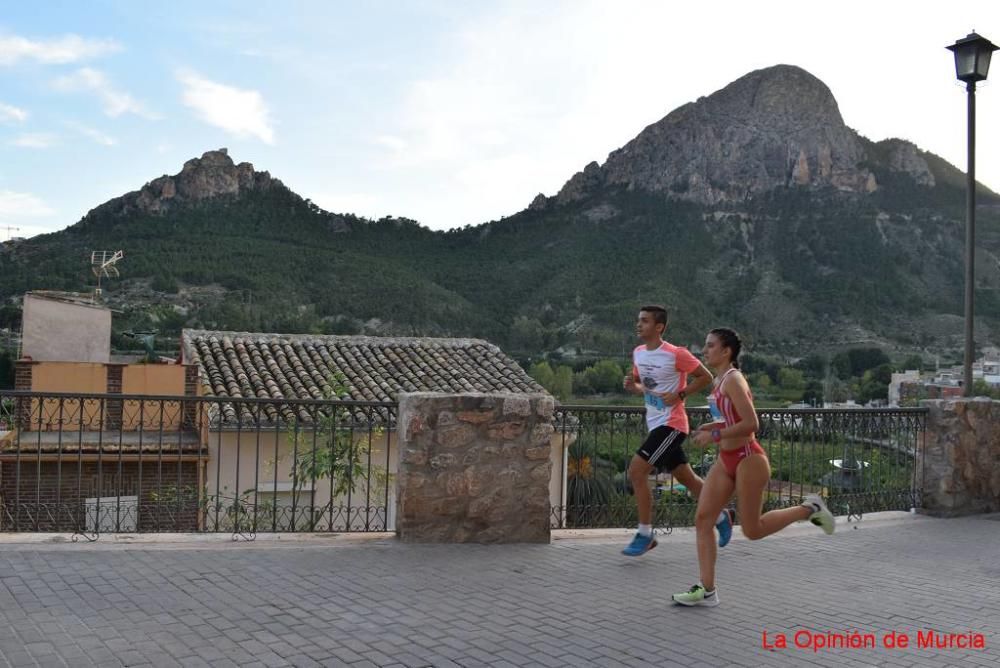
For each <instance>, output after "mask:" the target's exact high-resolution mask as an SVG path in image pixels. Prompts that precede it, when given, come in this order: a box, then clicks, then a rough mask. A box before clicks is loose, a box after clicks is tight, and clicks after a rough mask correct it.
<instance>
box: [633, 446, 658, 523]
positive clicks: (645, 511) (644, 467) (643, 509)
mask: <svg viewBox="0 0 1000 668" xmlns="http://www.w3.org/2000/svg"><path fill="white" fill-rule="evenodd" d="M652 472H653V467H652V466H651V465H650V464H649V462H647V461H646V460H645V459H643V458H642V457H640V456H639V455H632V461H631V462H630V463H629V465H628V479H629V480H630V481H631V482H632V490H633V493H634V494H635V505H636V507H637V508H638V510H639V524H647V525H649V524H652V523H653V490H651V489H650V488H649V474H650V473H652Z"/></svg>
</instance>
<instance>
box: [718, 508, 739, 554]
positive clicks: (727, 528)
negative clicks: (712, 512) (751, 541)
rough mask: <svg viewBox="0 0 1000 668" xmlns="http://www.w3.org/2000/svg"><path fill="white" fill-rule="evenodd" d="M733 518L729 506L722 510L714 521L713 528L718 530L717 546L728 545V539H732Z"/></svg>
mask: <svg viewBox="0 0 1000 668" xmlns="http://www.w3.org/2000/svg"><path fill="white" fill-rule="evenodd" d="M734 520H735V517H734V516H733V511H732V510H730V509H729V508H726V509H725V510H723V511H722V513H721V514H720V515H719V519H718V521H717V522H716V523H715V528H716V529H718V531H719V547H725V546H726V545H729V541H730V540H732V538H733V521H734Z"/></svg>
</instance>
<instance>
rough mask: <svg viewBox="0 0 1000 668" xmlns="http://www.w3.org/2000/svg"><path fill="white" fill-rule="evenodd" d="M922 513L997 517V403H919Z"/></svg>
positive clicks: (999, 491) (999, 425) (978, 400)
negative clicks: (922, 417)
mask: <svg viewBox="0 0 1000 668" xmlns="http://www.w3.org/2000/svg"><path fill="white" fill-rule="evenodd" d="M921 405H923V406H926V407H927V408H928V409H929V411H930V412H929V413H928V416H927V434H926V442H925V444H924V448H923V449H922V452H921V453H920V454H921V456H919V457H918V460H917V471H918V473H920V474H922V475H923V510H924V511H925V512H927V513H928V514H931V515H967V514H972V513H987V512H997V511H1000V401H991V400H990V399H985V398H976V399H957V400H937V401H924V402H921Z"/></svg>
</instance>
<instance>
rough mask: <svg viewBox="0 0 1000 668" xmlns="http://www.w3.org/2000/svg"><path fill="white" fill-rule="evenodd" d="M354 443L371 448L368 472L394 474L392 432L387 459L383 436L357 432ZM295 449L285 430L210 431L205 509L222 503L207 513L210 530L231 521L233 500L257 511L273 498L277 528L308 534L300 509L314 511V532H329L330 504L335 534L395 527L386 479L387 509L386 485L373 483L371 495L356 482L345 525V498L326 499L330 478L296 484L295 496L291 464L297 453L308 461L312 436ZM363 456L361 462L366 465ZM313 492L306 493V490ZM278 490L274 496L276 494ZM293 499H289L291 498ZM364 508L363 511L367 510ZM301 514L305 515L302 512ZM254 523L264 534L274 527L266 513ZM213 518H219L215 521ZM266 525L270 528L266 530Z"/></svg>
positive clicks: (319, 445) (363, 482) (303, 438)
mask: <svg viewBox="0 0 1000 668" xmlns="http://www.w3.org/2000/svg"><path fill="white" fill-rule="evenodd" d="M354 438H355V442H356V443H359V444H360V445H362V446H367V447H368V448H369V449H370V450H371V458H370V461H371V465H372V469H373V470H374V469H376V468H379V469H381V470H382V471H387V472H388V473H389V474H390V475H391V476H394V475H395V473H396V470H397V468H398V459H397V451H398V448H397V445H396V442H395V440H396V439H395V434H394V433H393V434H392V436H391V440H389V442H388V449H389V456H388V459H387V458H386V449H387V435H386V434H385V433H381V434H378V433H373V434H372V435H371V438H370V440H369V437H368V432H367V431H359V432H358V433H357V434H356V435H355V437H354ZM299 439H300V440H299V445H298V447H297V448H296V446H295V444H294V442H293V441H294V439H292V438H289V436H288V435H287V434H286V433H285V432H284V431H275V430H274V429H270V430H266V429H265V430H262V431H260V433H259V438H258V432H256V431H253V430H249V429H248V430H243V431H238V432H237V431H233V430H229V431H224V432H219V431H211V432H209V433H208V443H207V446H208V453H209V457H208V462H207V464H206V490H207V496H208V499H209V507H210V508H213V509H214V507H215V506H216V505H218V504H222V508H221V509H220V512H219V513H218V514H216V513H215V512H214V511H213V512H210V513H209V516H208V522H209V528H210V529H211V528H212V524H213V523H215V522H216V521H218V523H219V524H220V525H223V524H225V523H227V522H228V523H230V524H231V523H232V521H233V512H232V511H231V510H229V508H231V507H232V506H233V505H234V501H235V500H236V499H237V498H238V499H239V500H240V503H241V504H248V505H250V506H253V505H254V503H255V501H256V505H257V506H258V507H259V508H261V507H264V506H266V505H267V504H269V503H271V502H272V499H277V504H278V505H279V506H282V507H283V508H284V510H283V511H282V512H281V513H279V515H278V525H279V527H278V529H279V530H285V531H288V530H293V529H294V530H302V531H304V530H309V528H310V527H309V526H308V523H309V519H308V513H309V511H308V510H306V511H302V508H304V507H305V508H309V507H313V508H314V509H315V510H314V511H313V513H314V517H315V518H316V521H317V522H318V524H319V528H326V529H328V528H329V527H330V525H331V523H330V519H331V511H330V510H329V509H328V508H327V507H328V506H330V505H331V501H332V506H333V510H332V519H333V522H332V524H333V530H339V531H348V530H353V531H364V530H382V531H391V530H392V529H393V527H394V525H395V506H396V504H395V495H396V493H395V484H394V479H393V478H390V479H389V481H388V494H389V497H388V498H389V503H388V505H386V487H385V486H384V485H383V484H381V483H379V481H376V480H374V478H373V481H372V484H371V485H370V487H371V495H370V497H369V496H367V495H366V489H367V488H368V487H369V485H368V484H367V479H365V480H358V481H357V483H356V484H355V485H354V489H353V490H352V493H351V495H350V507H351V509H352V510H351V511H350V521H349V522H348V511H347V509H346V507H347V505H348V497H347V494H341V495H337V496H335V497H334V498H333V499H332V500H331V492H330V489H331V488H330V479H329V477H324V478H319V479H317V480H316V481H314V482H307V483H303V484H301V485H299V489H298V491H297V492H296V491H295V490H294V489H293V487H294V485H293V483H294V482H295V481H294V480H293V476H292V463H293V461H294V459H295V455H296V453H301V454H302V456H305V457H307V458H309V457H310V453H311V452H312V449H313V434H312V432H303V433H301V434H300V436H299ZM316 447H317V450H321V449H322V448H323V447H324V446H323V442H322V440H320V439H319V437H317V440H316ZM367 461H369V460H368V458H367V457H366V458H365V463H366V464H367ZM310 487H311V488H312V492H311V493H310V492H309V488H310ZM276 489H277V495H275V490H276ZM254 490H256V492H257V494H256V498H255V496H254ZM293 497H294V499H293ZM293 500H294V504H295V513H296V515H295V518H294V524H292V520H293V518H292V516H291V512H292V511H291V506H292V503H293ZM366 508H367V510H366ZM267 512H269V511H266V512H265V513H264V514H267ZM303 512H304V513H305V514H303ZM260 515H261V513H260V512H258V521H259V522H260V524H261V526H260V527H259V530H260V531H269V530H270V529H271V528H272V527H273V523H271V522H270V518H271V515H269V514H268V515H267V517H266V518H265V519H263V520H261V519H260ZM216 517H218V519H217V520H216ZM269 523H270V524H271V525H272V527H269V526H267V525H268V524H269Z"/></svg>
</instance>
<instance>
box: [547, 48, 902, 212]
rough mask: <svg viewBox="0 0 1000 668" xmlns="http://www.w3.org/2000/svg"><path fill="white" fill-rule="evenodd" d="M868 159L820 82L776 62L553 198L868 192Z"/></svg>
mask: <svg viewBox="0 0 1000 668" xmlns="http://www.w3.org/2000/svg"><path fill="white" fill-rule="evenodd" d="M904 153H906V152H905V151H904ZM867 157H868V156H867V155H866V152H865V147H864V144H863V142H862V140H861V138H860V137H859V136H858V134H857V133H856V132H854V131H853V130H851V129H850V128H849V127H847V126H846V125H845V124H844V120H843V118H842V117H841V115H840V109H839V108H838V106H837V101H836V99H834V97H833V94H832V93H831V92H830V89H829V88H828V87H827V86H826V84H824V83H823V82H822V81H820V80H819V79H817V78H816V77H815V76H813V75H812V74H810V73H809V72H806V71H805V70H803V69H802V68H799V67H795V66H792V65H776V66H774V67H769V68H766V69H762V70H757V71H754V72H750V73H749V74H747V75H745V76H743V77H740V78H739V79H737V80H736V81H734V82H732V83H731V84H729V85H728V86H726V87H725V88H723V89H721V90H719V91H717V92H715V93H713V94H712V95H709V96H708V97H703V98H700V99H698V100H697V101H696V102H692V103H689V104H686V105H683V106H681V107H679V108H678V109H676V110H674V111H672V112H671V113H670V114H668V115H667V116H666V117H665V118H663V119H661V120H660V121H658V122H656V123H654V124H652V125H650V126H649V127H647V128H646V129H644V130H643V131H642V132H641V133H640V134H639V135H638V136H637V137H636V138H635V139H633V140H632V141H630V142H629V143H628V144H626V145H625V146H623V147H622V148H620V149H618V150H616V151H613V152H612V153H611V154H610V155H609V156H608V159H607V161H606V162H605V163H604V165H601V166H597V165H596V163H592V164H590V165H588V166H587V168H586V169H585V170H584V171H583V172H580V173H578V174H576V175H575V176H574V177H573V178H572V179H570V181H569V182H567V183H566V185H565V186H564V187H563V189H562V190H561V191H560V193H559V195H558V196H557V199H558V200H559V201H572V200H574V199H577V198H579V197H580V196H582V195H583V194H584V193H586V192H588V191H590V190H591V189H592V188H594V187H595V186H599V185H619V186H621V185H623V186H626V187H628V188H630V189H632V188H640V189H644V190H647V191H650V192H662V193H665V194H667V195H670V196H673V197H677V198H681V199H688V200H693V201H697V202H700V203H703V204H715V203H719V202H725V201H741V200H744V199H746V198H748V197H752V196H753V195H755V194H757V193H761V192H766V191H768V190H771V189H774V188H778V187H809V186H833V187H835V188H837V189H839V190H844V191H852V192H871V191H872V190H874V189H875V188H877V187H878V184H877V182H876V181H875V177H874V175H873V174H872V173H871V172H869V171H868V170H867V169H865V168H863V167H860V166H859V164H860V163H861V162H862V161H864V160H865V159H866V158H867ZM901 157H903V158H908V157H909V156H908V155H905V156H901ZM904 162H906V160H904ZM911 166H912V165H911Z"/></svg>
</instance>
